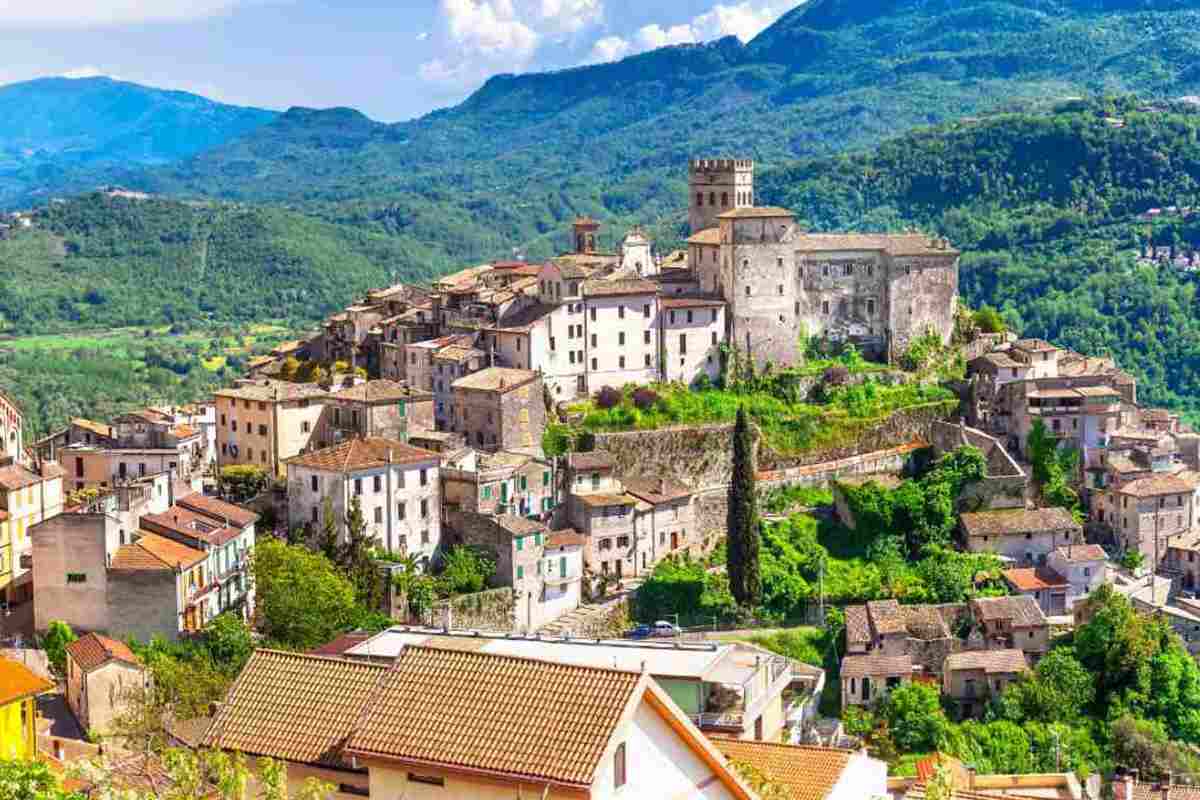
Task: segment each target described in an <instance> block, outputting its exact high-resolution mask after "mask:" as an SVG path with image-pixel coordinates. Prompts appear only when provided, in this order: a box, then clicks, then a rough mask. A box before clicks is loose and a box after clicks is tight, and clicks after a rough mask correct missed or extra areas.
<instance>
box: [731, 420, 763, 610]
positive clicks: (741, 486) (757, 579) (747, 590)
mask: <svg viewBox="0 0 1200 800" xmlns="http://www.w3.org/2000/svg"><path fill="white" fill-rule="evenodd" d="M755 492H756V486H755V474H754V433H753V431H751V430H750V420H748V419H747V418H746V409H745V407H744V406H743V407H742V408H739V409H738V415H737V425H736V426H735V427H734V429H733V476H732V480H731V482H730V484H729V511H728V516H727V517H726V521H725V525H726V528H727V529H728V537H729V538H728V544H727V546H726V554H727V556H726V557H727V569H728V571H729V590H730V592H732V593H733V597H734V599H735V600H737V602H738V604H739V605H742V606H745V607H752V606H756V605H758V604H759V603H760V602H762V574H761V572H760V571H759V566H758V551H759V548H760V546H761V535H760V532H759V524H758V504H757V502H756V496H755Z"/></svg>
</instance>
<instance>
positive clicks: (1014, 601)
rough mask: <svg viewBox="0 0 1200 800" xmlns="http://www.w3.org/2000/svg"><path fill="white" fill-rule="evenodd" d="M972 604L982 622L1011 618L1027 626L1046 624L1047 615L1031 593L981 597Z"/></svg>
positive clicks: (1014, 622) (1017, 623) (1013, 622)
mask: <svg viewBox="0 0 1200 800" xmlns="http://www.w3.org/2000/svg"><path fill="white" fill-rule="evenodd" d="M971 606H972V608H973V609H974V610H975V616H976V618H977V619H979V620H980V621H981V622H992V621H994V620H1001V621H1003V620H1011V621H1012V624H1013V625H1017V626H1026V627H1028V626H1033V625H1045V624H1046V615H1045V614H1043V613H1042V609H1041V607H1040V606H1039V605H1038V604H1037V601H1036V600H1034V599H1033V598H1032V597H1030V596H1029V595H1024V594H1018V595H1011V596H1009V597H979V598H976V599H975V600H972V601H971Z"/></svg>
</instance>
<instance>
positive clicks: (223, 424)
mask: <svg viewBox="0 0 1200 800" xmlns="http://www.w3.org/2000/svg"><path fill="white" fill-rule="evenodd" d="M224 426H225V415H224V414H222V415H221V427H224ZM88 436H89V438H90V437H91V434H88Z"/></svg>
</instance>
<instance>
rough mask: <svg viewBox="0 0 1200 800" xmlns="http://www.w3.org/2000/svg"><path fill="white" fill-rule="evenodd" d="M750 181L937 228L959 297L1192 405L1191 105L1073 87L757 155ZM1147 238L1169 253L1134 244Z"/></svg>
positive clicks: (778, 196)
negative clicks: (831, 152) (837, 144)
mask: <svg viewBox="0 0 1200 800" xmlns="http://www.w3.org/2000/svg"><path fill="white" fill-rule="evenodd" d="M756 188H757V192H758V196H759V200H760V202H763V203H770V204H777V205H784V206H787V207H789V208H792V209H795V211H796V213H797V216H798V217H799V218H800V219H802V220H804V221H805V222H807V224H808V225H810V226H811V227H812V228H814V229H818V230H835V229H841V230H845V229H860V230H898V229H901V228H905V227H909V226H916V227H920V228H922V229H924V230H927V231H930V232H931V233H940V234H943V235H945V236H947V237H949V238H950V240H951V241H952V242H953V243H954V244H955V245H956V246H957V247H959V248H960V249H962V250H963V251H964V255H963V258H962V262H961V270H960V279H961V280H960V283H961V293H962V295H963V297H964V299H965V300H966V301H967V302H968V303H970V304H971V305H972V306H975V307H979V306H981V305H984V304H987V305H990V306H992V307H994V308H997V309H1000V310H1001V311H1002V313H1003V314H1004V316H1005V318H1006V319H1008V320H1009V322H1010V323H1011V324H1012V326H1013V328H1014V329H1015V330H1018V331H1019V332H1020V333H1021V334H1022V335H1025V336H1036V337H1040V338H1044V339H1048V340H1050V341H1053V342H1056V343H1059V344H1062V345H1065V346H1068V347H1071V348H1074V349H1076V350H1078V351H1080V352H1083V353H1087V354H1089V355H1102V354H1107V355H1111V356H1113V357H1114V358H1116V360H1117V362H1118V363H1119V364H1120V365H1121V366H1122V367H1123V368H1125V369H1127V370H1129V371H1131V372H1132V373H1134V374H1135V375H1136V376H1137V377H1138V378H1139V382H1140V384H1141V385H1140V387H1139V396H1140V398H1141V400H1142V401H1143V402H1144V403H1148V404H1162V405H1168V406H1171V407H1173V408H1177V409H1182V410H1186V411H1190V412H1191V413H1192V418H1193V419H1200V314H1198V313H1197V312H1198V310H1200V309H1198V308H1197V304H1198V299H1200V294H1198V286H1197V284H1198V283H1200V271H1192V269H1191V268H1190V265H1189V264H1188V263H1187V262H1188V261H1189V260H1190V261H1191V262H1192V264H1193V265H1194V266H1196V267H1200V107H1197V106H1195V105H1191V104H1187V103H1180V104H1174V105H1172V104H1156V105H1152V106H1147V105H1144V104H1142V103H1139V102H1137V101H1133V100H1110V101H1103V102H1098V101H1092V102H1082V101H1079V102H1069V103H1064V104H1062V105H1061V106H1060V107H1058V108H1056V109H1053V110H1051V111H1049V112H1046V113H1039V114H1028V113H1021V114H1005V115H998V116H995V117H992V118H989V119H985V120H979V121H968V122H961V123H953V124H949V125H946V126H942V127H938V128H933V129H927V130H922V131H916V132H912V133H909V134H907V135H905V136H903V137H900V138H898V139H896V140H893V141H889V142H887V143H885V144H884V145H882V146H880V147H879V148H877V149H876V150H874V151H872V152H869V153H863V154H858V155H854V156H841V157H835V158H824V159H810V160H805V161H801V162H798V163H795V164H792V165H789V166H788V167H784V168H780V169H776V170H771V171H769V172H766V173H765V174H763V175H762V176H761V179H760V181H759V182H758V185H757V187H756ZM1151 209H1159V210H1160V211H1159V213H1155V214H1151V213H1148V212H1150V210H1151ZM1151 242H1153V244H1154V246H1155V247H1157V248H1159V249H1160V255H1162V256H1165V257H1169V256H1170V255H1171V254H1172V253H1173V254H1174V256H1175V258H1176V259H1177V261H1176V263H1171V264H1168V263H1163V261H1164V260H1165V258H1156V259H1149V258H1145V257H1142V256H1143V255H1144V254H1145V252H1146V251H1147V249H1148V247H1149V245H1150V243H1151Z"/></svg>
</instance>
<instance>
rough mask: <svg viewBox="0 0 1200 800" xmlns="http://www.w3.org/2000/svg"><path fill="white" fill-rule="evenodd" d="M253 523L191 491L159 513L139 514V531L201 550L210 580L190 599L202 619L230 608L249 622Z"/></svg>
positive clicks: (254, 518)
mask: <svg viewBox="0 0 1200 800" xmlns="http://www.w3.org/2000/svg"><path fill="white" fill-rule="evenodd" d="M257 522H258V514H256V513H254V512H253V511H250V510H248V509H245V508H242V507H241V506H237V505H234V504H232V503H226V502H225V501H224V500H220V499H218V498H215V497H207V496H205V495H202V494H199V493H192V494H188V495H184V496H183V497H180V498H178V499H177V500H176V502H175V505H173V506H171V507H170V508H168V509H167V510H166V511H164V512H162V513H158V514H145V515H143V516H142V517H141V529H142V530H143V531H147V532H150V533H156V534H158V535H160V536H163V537H165V538H167V539H171V540H173V541H176V542H179V543H180V544H184V545H187V546H188V547H190V548H193V549H195V550H199V551H200V552H203V553H205V554H207V556H208V564H207V568H208V574H209V576H211V578H212V580H211V581H210V582H209V583H208V584H207V585H206V586H204V587H203V588H202V590H200V591H197V593H196V595H195V597H193V602H194V603H196V604H197V605H198V606H200V607H201V618H202V619H204V620H208V619H211V618H213V617H215V616H217V615H218V614H224V613H225V612H227V611H232V612H235V613H237V614H238V615H239V616H241V617H242V618H243V619H247V620H249V619H250V618H251V616H252V614H253V609H254V588H253V582H252V581H251V579H250V570H249V561H248V556H249V553H250V551H252V550H253V549H254V543H255V541H256V536H255V523H257Z"/></svg>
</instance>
